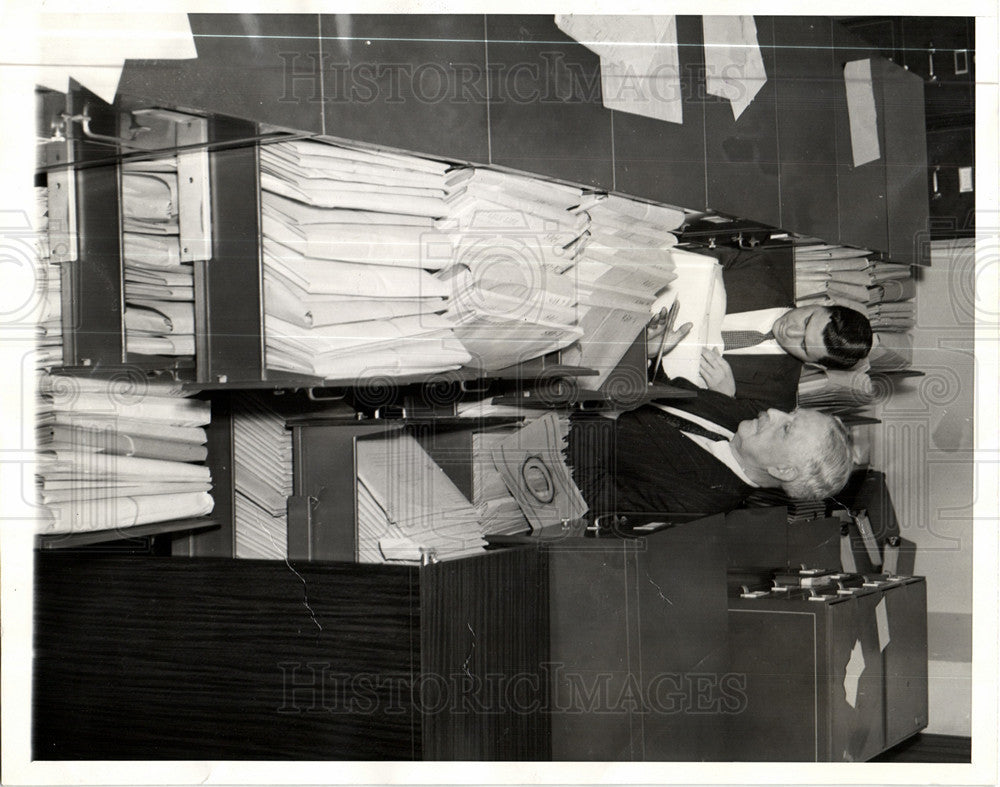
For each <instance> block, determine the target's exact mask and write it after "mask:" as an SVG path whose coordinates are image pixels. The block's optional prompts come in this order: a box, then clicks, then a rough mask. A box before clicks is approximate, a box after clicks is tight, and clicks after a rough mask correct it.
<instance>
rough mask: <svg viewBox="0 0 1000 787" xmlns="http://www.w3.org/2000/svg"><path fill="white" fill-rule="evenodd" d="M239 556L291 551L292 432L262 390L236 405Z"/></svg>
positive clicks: (279, 554) (272, 555)
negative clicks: (289, 505) (287, 513)
mask: <svg viewBox="0 0 1000 787" xmlns="http://www.w3.org/2000/svg"><path fill="white" fill-rule="evenodd" d="M233 484H234V486H235V490H236V508H235V514H236V557H241V558H266V559H277V560H282V559H284V558H285V557H287V554H288V548H287V529H288V527H287V516H286V511H287V501H288V497H289V495H291V494H292V437H291V432H289V431H288V430H287V429H286V428H285V419H284V417H283V416H281V415H280V414H279V413H277V412H276V411H275V410H274V409H273V408H272V407H270V406H269V405H268V404H267V403H266V402H265V401H264V400H263V398H262V396H261V395H256V394H248V395H246V396H241V397H240V399H239V401H238V402H235V403H234V405H233Z"/></svg>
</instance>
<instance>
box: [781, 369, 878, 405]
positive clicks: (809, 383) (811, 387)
mask: <svg viewBox="0 0 1000 787" xmlns="http://www.w3.org/2000/svg"><path fill="white" fill-rule="evenodd" d="M859 367H860V368H856V369H847V370H841V369H826V368H824V367H822V366H818V365H816V364H807V365H806V366H805V367H804V368H803V370H802V377H801V378H800V381H799V398H798V402H799V406H800V407H817V408H831V407H833V408H847V407H862V406H864V405H867V404H870V403H871V402H872V401H873V399H874V398H875V392H874V388H873V387H872V380H871V377H869V376H868V363H867V362H862V363H861V364H859Z"/></svg>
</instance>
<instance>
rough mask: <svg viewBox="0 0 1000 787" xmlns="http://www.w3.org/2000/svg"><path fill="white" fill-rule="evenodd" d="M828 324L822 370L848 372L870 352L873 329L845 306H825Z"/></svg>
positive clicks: (863, 316) (859, 313) (856, 312)
mask: <svg viewBox="0 0 1000 787" xmlns="http://www.w3.org/2000/svg"><path fill="white" fill-rule="evenodd" d="M827 309H829V310H830V322H828V323H827V325H826V328H824V329H823V344H824V345H826V357H825V358H824V359H823V364H824V366H829V367H830V368H831V369H850V368H851V367H852V366H854V364H856V363H857V362H858V361H860V360H861V359H862V358H866V357H868V353H869V352H871V349H872V326H871V323H869V322H868V318H867V317H865V315H863V314H862V313H861V312H859V311H855V310H854V309H850V308H848V307H847V306H827Z"/></svg>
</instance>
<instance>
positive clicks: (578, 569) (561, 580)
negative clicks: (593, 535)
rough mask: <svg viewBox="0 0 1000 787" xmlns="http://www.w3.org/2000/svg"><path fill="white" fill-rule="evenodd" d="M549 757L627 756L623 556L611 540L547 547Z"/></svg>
mask: <svg viewBox="0 0 1000 787" xmlns="http://www.w3.org/2000/svg"><path fill="white" fill-rule="evenodd" d="M549 560H550V565H551V573H550V582H551V585H550V587H551V591H550V597H549V607H550V623H549V625H550V634H549V641H550V648H551V651H550V652H551V658H552V663H553V667H552V676H551V684H550V689H549V694H550V698H551V699H550V702H551V704H552V713H551V715H550V718H551V721H550V723H551V728H552V758H553V759H554V760H559V761H564V760H570V761H572V760H634V759H636V756H635V750H634V747H633V740H634V737H633V733H632V730H631V727H632V722H633V721H634V719H633V718H632V717H633V716H634V714H633V713H632V712H631V711H630V709H628V708H621V707H619V706H618V704H617V703H616V702H615V700H616V699H617V698H618V697H619V696H620V695H621V692H622V688H623V686H624V685H625V681H626V679H627V677H628V672H629V669H628V665H629V659H628V656H629V654H628V629H629V621H628V619H627V618H626V616H625V614H623V612H624V609H625V605H624V600H625V596H626V593H627V587H626V585H625V582H624V572H625V565H626V560H627V556H626V553H625V551H624V550H623V548H622V544H621V542H619V541H617V540H610V539H609V540H600V541H597V540H591V541H585V542H583V543H580V540H579V539H572V540H567V542H566V543H565V544H559V545H556V546H555V547H554V549H553V551H552V553H551V555H550V558H549Z"/></svg>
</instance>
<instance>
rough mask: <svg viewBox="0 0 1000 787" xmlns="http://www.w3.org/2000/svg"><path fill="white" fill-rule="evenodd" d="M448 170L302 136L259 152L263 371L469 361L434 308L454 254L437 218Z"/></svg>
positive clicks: (394, 369)
mask: <svg viewBox="0 0 1000 787" xmlns="http://www.w3.org/2000/svg"><path fill="white" fill-rule="evenodd" d="M447 168H448V166H447V165H446V164H443V163H440V162H435V161H428V160H426V159H421V158H418V157H415V156H405V155H399V154H394V153H384V152H381V151H378V152H373V151H366V150H359V149H354V148H349V147H342V146H334V145H327V144H322V143H318V142H314V141H305V140H301V141H293V142H281V143H278V144H274V145H269V146H266V147H265V148H264V149H263V150H262V152H261V183H262V188H263V193H262V198H261V203H262V229H263V258H264V314H265V319H264V332H265V344H266V352H267V366H268V368H270V369H275V370H282V371H290V372H298V373H304V374H309V375H314V376H318V377H323V378H326V379H364V378H371V377H377V376H383V375H388V376H399V375H415V374H429V373H433V372H438V371H445V370H453V369H457V368H459V367H460V366H462V365H463V364H465V363H467V362H468V361H469V360H470V358H471V356H470V354H469V353H468V351H466V349H465V348H464V347H463V346H462V345H461V343H460V342H459V341H458V340H457V338H456V337H455V334H454V332H453V330H452V324H451V323H450V322H449V321H447V320H444V319H442V318H441V316H440V313H441V312H442V311H444V309H445V308H446V305H447V304H446V299H447V297H448V295H449V294H450V288H449V287H448V286H447V285H446V284H444V283H442V282H440V281H438V280H437V279H436V278H434V277H433V276H432V275H431V273H430V272H431V271H436V270H440V269H442V268H445V267H447V266H449V265H451V262H452V255H451V253H450V246H449V245H448V242H447V240H442V239H443V238H444V236H443V234H442V233H441V232H439V231H438V230H437V229H436V228H435V222H434V219H436V218H438V217H440V216H442V215H443V214H444V195H445V172H446V171H447ZM435 245H437V246H443V247H447V248H448V249H449V250H448V251H446V253H444V254H440V253H438V254H434V253H430V252H429V251H428V250H429V249H433V248H434V247H435Z"/></svg>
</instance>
